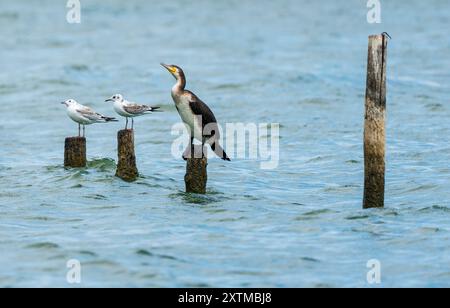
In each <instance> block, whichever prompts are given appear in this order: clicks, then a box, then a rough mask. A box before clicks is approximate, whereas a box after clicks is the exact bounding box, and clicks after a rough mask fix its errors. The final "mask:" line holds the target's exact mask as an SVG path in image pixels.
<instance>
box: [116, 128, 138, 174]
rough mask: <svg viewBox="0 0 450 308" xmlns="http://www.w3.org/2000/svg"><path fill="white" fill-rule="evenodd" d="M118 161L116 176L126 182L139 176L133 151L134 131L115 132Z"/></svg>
mask: <svg viewBox="0 0 450 308" xmlns="http://www.w3.org/2000/svg"><path fill="white" fill-rule="evenodd" d="M117 150H118V163H117V171H116V176H117V177H119V178H121V179H122V180H124V181H126V182H133V181H135V180H136V179H137V178H138V176H139V171H138V169H137V166H136V154H135V152H134V131H133V130H131V129H126V130H121V131H119V132H118V134H117Z"/></svg>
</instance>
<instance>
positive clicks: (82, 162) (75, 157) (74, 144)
mask: <svg viewBox="0 0 450 308" xmlns="http://www.w3.org/2000/svg"><path fill="white" fill-rule="evenodd" d="M86 163H87V160H86V138H84V137H69V138H66V141H65V145H64V167H69V168H84V167H86Z"/></svg>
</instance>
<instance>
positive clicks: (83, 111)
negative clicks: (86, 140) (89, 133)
mask: <svg viewBox="0 0 450 308" xmlns="http://www.w3.org/2000/svg"><path fill="white" fill-rule="evenodd" d="M61 104H63V105H65V106H66V107H67V115H68V116H69V118H71V119H72V120H73V121H74V122H76V123H78V137H81V126H83V137H85V136H86V125H91V124H95V123H107V122H118V121H117V120H116V119H115V118H111V117H107V116H104V115H102V114H100V113H97V112H95V111H94V110H92V109H91V108H89V107H86V106H83V105H81V104H79V103H78V102H77V101H76V100H74V99H68V100H66V101H64V102H62V103H61Z"/></svg>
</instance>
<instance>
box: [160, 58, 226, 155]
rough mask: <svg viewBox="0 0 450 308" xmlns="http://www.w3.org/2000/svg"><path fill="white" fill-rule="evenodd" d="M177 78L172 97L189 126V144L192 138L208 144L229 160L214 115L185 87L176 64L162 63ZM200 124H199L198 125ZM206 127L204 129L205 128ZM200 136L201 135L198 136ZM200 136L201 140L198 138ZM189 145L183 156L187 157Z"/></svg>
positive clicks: (184, 79)
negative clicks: (222, 145) (220, 141)
mask: <svg viewBox="0 0 450 308" xmlns="http://www.w3.org/2000/svg"><path fill="white" fill-rule="evenodd" d="M161 65H162V66H164V67H165V68H166V69H167V70H168V71H169V72H170V73H171V74H172V76H174V77H175V79H176V80H177V82H176V84H175V85H174V86H173V88H172V98H173V100H174V102H175V106H176V108H177V110H178V113H179V114H180V116H181V119H182V120H183V122H184V123H185V124H186V125H187V126H188V127H189V128H190V133H191V145H192V144H193V142H194V139H197V140H198V141H200V142H202V144H205V143H207V144H209V145H210V146H211V149H212V150H213V151H214V153H216V155H217V156H219V157H220V158H222V159H223V160H227V161H230V158H229V157H228V156H227V154H226V153H225V151H224V150H223V148H222V147H221V146H220V144H219V140H220V135H219V128H218V124H217V120H216V117H215V116H214V113H213V112H212V111H211V109H209V107H208V106H207V105H206V104H205V103H204V102H202V100H201V99H199V98H198V97H197V96H196V95H195V94H194V93H192V92H191V91H188V90H186V89H185V87H186V77H185V75H184V72H183V70H182V69H181V68H180V67H178V66H176V65H167V64H162V63H161ZM200 124H201V125H200ZM205 128H206V129H205ZM200 136H201V137H200ZM199 138H201V140H200V139H199ZM190 150H191V146H190V147H189V148H188V150H187V153H188V154H186V153H185V155H183V158H185V159H186V157H188V155H189V153H190Z"/></svg>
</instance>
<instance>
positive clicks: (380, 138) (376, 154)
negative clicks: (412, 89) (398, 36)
mask: <svg viewBox="0 0 450 308" xmlns="http://www.w3.org/2000/svg"><path fill="white" fill-rule="evenodd" d="M387 42H388V38H387V36H386V35H385V34H382V35H373V36H370V37H369V55H368V65H367V90H366V103H365V108H366V111H365V123H364V169H365V170H364V171H365V175H364V201H363V207H364V208H365V209H368V208H382V207H384V192H385V172H386V170H385V168H386V167H385V152H386V128H385V119H386V63H387V62H386V60H387Z"/></svg>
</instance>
